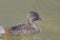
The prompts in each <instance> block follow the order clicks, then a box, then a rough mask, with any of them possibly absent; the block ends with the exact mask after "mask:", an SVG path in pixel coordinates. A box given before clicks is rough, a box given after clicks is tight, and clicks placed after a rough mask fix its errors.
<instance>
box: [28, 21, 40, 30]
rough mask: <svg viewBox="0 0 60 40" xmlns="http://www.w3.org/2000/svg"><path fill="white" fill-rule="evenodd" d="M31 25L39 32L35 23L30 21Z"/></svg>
mask: <svg viewBox="0 0 60 40" xmlns="http://www.w3.org/2000/svg"><path fill="white" fill-rule="evenodd" d="M28 23H29V25H31V26H32V27H33V28H34V29H35V30H39V28H38V27H37V25H36V24H35V22H34V21H31V20H28Z"/></svg>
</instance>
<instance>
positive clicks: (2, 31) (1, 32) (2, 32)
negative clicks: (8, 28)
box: [0, 26, 5, 34]
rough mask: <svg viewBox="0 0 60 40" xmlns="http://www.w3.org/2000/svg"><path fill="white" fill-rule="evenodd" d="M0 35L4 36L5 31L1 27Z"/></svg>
mask: <svg viewBox="0 0 60 40" xmlns="http://www.w3.org/2000/svg"><path fill="white" fill-rule="evenodd" d="M0 34H5V30H4V28H3V26H0Z"/></svg>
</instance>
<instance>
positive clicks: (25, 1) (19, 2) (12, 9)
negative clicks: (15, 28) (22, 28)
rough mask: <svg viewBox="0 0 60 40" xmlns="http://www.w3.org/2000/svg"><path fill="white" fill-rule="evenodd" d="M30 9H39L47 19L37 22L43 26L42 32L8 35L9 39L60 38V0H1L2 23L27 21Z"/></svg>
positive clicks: (0, 22)
mask: <svg viewBox="0 0 60 40" xmlns="http://www.w3.org/2000/svg"><path fill="white" fill-rule="evenodd" d="M30 10H35V11H37V12H38V13H39V14H40V15H41V16H42V18H43V19H45V20H47V22H45V23H41V22H38V21H37V22H36V24H37V25H38V26H39V27H41V33H39V34H37V35H34V36H22V37H21V36H19V37H18V36H14V37H8V39H7V40H60V0H0V25H1V26H4V27H10V26H12V25H15V24H18V23H26V21H27V18H26V15H27V12H28V11H30ZM2 38H3V37H2Z"/></svg>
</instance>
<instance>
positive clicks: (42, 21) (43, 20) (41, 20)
mask: <svg viewBox="0 0 60 40" xmlns="http://www.w3.org/2000/svg"><path fill="white" fill-rule="evenodd" d="M39 21H40V22H41V23H45V22H47V20H45V19H42V18H40V19H39Z"/></svg>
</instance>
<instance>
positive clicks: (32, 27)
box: [4, 11, 42, 36]
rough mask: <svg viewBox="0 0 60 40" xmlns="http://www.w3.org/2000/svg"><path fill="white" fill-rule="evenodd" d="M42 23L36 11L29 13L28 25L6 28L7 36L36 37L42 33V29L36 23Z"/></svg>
mask: <svg viewBox="0 0 60 40" xmlns="http://www.w3.org/2000/svg"><path fill="white" fill-rule="evenodd" d="M37 20H38V21H41V20H42V18H41V17H40V15H39V14H38V13H37V12H35V11H29V12H28V14H27V24H24V23H22V24H17V25H14V26H11V27H9V28H4V31H5V32H4V33H5V34H6V35H12V36H22V35H34V34H38V33H40V28H39V27H38V26H37V25H36V23H35V21H37Z"/></svg>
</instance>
